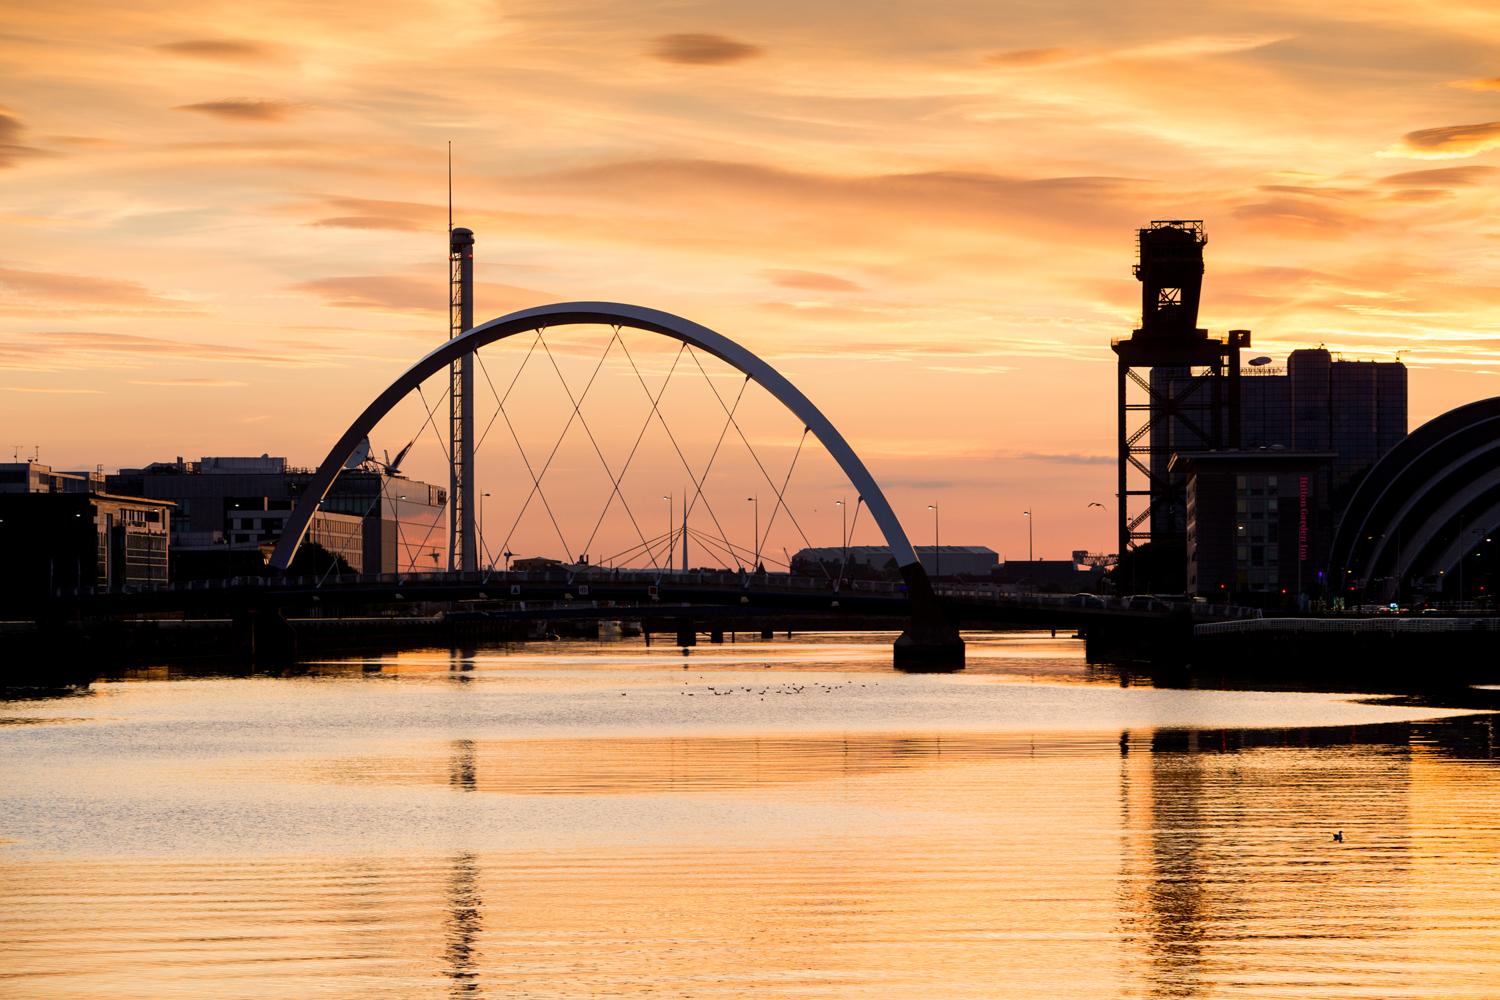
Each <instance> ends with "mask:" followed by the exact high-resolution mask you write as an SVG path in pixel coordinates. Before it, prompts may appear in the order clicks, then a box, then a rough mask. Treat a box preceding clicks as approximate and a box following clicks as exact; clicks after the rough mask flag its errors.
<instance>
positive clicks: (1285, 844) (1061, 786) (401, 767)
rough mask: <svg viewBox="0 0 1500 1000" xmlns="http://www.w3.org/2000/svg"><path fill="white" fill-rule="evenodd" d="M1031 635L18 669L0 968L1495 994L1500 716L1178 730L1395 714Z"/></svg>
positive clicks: (503, 991)
mask: <svg viewBox="0 0 1500 1000" xmlns="http://www.w3.org/2000/svg"><path fill="white" fill-rule="evenodd" d="M726 647H727V644H726ZM746 648H747V647H746V646H742V647H741V650H740V652H741V654H743V652H744V650H745V649H746ZM1035 648H1036V649H1037V650H1039V652H1037V653H1036V655H1035V656H1033V657H1032V658H1030V659H1026V658H1024V657H1018V658H1017V659H1016V660H1015V661H1014V662H1009V661H1007V662H999V661H998V660H994V661H993V662H991V663H990V667H991V669H992V673H995V674H998V673H1001V672H1009V673H1010V674H1011V675H1013V676H1023V675H1024V676H1025V679H1026V683H1024V684H1023V683H1020V682H1017V681H1014V680H1006V681H1004V683H997V682H996V678H995V677H994V676H980V677H978V678H977V679H976V678H973V677H970V678H945V679H941V680H917V679H912V678H901V679H899V680H898V681H895V682H888V681H886V680H885V679H884V678H883V677H882V678H881V679H880V681H879V683H877V680H876V678H874V677H873V676H870V675H869V674H868V673H867V674H866V675H864V676H859V677H855V678H853V682H850V679H849V677H848V676H844V677H842V678H840V679H839V680H838V682H837V683H836V682H835V681H834V679H832V678H823V679H822V680H821V681H820V682H819V690H818V692H817V693H816V694H815V695H814V694H813V693H812V691H811V686H812V681H811V680H810V679H809V677H808V675H807V673H805V672H804V673H801V674H798V673H793V672H790V671H788V672H784V673H782V674H781V675H780V676H777V677H776V678H775V680H774V681H773V680H770V679H762V680H760V681H757V682H756V684H755V692H756V693H755V696H754V699H753V700H751V699H750V698H749V697H748V694H749V692H748V691H746V692H741V693H742V694H746V695H747V697H745V698H743V699H741V698H740V697H739V695H736V696H735V697H732V698H730V697H718V698H714V697H712V696H707V697H705V696H703V691H704V690H705V689H707V690H714V689H722V688H724V687H725V686H727V685H726V684H724V683H721V680H722V679H723V678H722V676H710V677H707V678H706V679H705V678H702V677H699V676H698V674H697V670H695V671H694V672H693V674H692V676H690V677H683V676H682V675H681V673H682V672H681V664H680V660H679V659H678V658H677V657H676V656H675V654H673V656H672V657H671V659H670V661H667V662H666V663H665V667H663V668H660V669H658V666H659V664H660V663H661V661H658V666H652V667H651V669H658V672H657V673H654V674H653V673H649V672H646V669H645V668H642V667H641V665H640V664H639V663H624V664H623V665H622V663H620V662H616V661H610V662H609V663H607V664H603V665H598V666H593V667H591V666H590V664H589V663H588V662H587V660H586V657H577V656H573V654H569V655H568V658H567V660H566V663H565V665H564V666H562V667H558V668H557V669H555V670H554V671H552V672H550V673H549V672H547V671H546V670H544V669H543V667H544V664H543V662H542V661H543V658H542V657H533V658H531V659H528V660H524V667H521V666H517V665H516V664H517V662H521V661H508V662H507V663H506V664H504V665H503V667H496V666H495V665H494V663H493V662H492V661H491V660H486V659H485V657H486V656H488V655H492V654H487V653H485V652H484V651H482V650H481V651H479V652H478V653H475V652H473V651H471V650H468V649H444V650H437V651H430V653H429V654H427V655H426V656H424V657H421V658H416V657H412V658H404V659H397V660H395V661H391V660H382V659H373V660H361V661H352V662H350V663H347V664H339V665H333V666H330V667H329V668H327V670H326V671H324V670H323V668H321V667H320V668H317V669H316V670H315V671H314V672H313V674H314V676H313V677H312V678H309V679H306V680H292V681H287V682H281V681H269V680H254V681H239V680H235V681H225V682H193V683H177V684H170V683H169V684H160V685H157V684H138V685H100V686H99V687H98V688H97V689H96V690H95V691H94V693H93V694H92V695H91V696H89V697H87V698H69V699H65V700H57V701H51V702H49V701H45V700H44V701H31V702H12V703H6V704H5V705H4V706H0V718H3V719H9V720H27V721H30V722H31V723H32V724H29V725H13V726H0V753H3V758H0V759H4V760H5V781H4V782H3V783H0V899H3V901H4V905H3V906H0V995H6V996H11V995H14V996H17V997H21V996H24V997H28V998H32V997H39V998H49V997H74V996H89V997H94V998H121V1000H123V998H127V997H129V998H132V1000H134V998H139V997H146V996H192V997H206V998H212V1000H226V998H231V997H232V998H250V997H254V998H257V1000H260V998H283V997H284V998H298V1000H300V998H303V997H316V996H326V997H344V996H390V997H407V996H410V997H429V996H434V995H443V994H445V993H446V994H447V995H448V996H450V997H473V996H479V995H483V994H486V993H488V994H492V995H515V996H530V997H538V998H558V1000H561V998H564V997H568V998H574V997H581V996H638V995H647V994H656V995H662V996H695V997H700V998H705V1000H729V998H740V997H746V996H755V997H757V1000H761V998H764V1000H790V998H793V997H795V998H799V1000H800V998H804V997H815V996H821V997H835V996H836V997H841V998H844V997H847V998H857V1000H918V998H920V1000H927V998H931V997H943V998H945V1000H947V998H955V1000H981V998H991V997H996V996H1004V997H1007V998H1012V997H1014V998H1025V1000H1032V998H1034V1000H1041V998H1046V1000H1054V998H1057V997H1086V998H1089V1000H1094V998H1110V997H1120V998H1143V997H1181V998H1189V997H1256V998H1259V997H1279V996H1285V997H1293V996H1295V997H1298V998H1299V1000H1300V998H1312V1000H1333V998H1343V997H1350V996H1380V997H1401V998H1404V1000H1438V998H1443V1000H1448V998H1466V1000H1474V998H1480V997H1490V996H1493V995H1494V987H1493V984H1494V983H1495V982H1497V981H1500V940H1497V939H1496V938H1495V935H1494V933H1493V928H1494V927H1495V926H1496V924H1497V923H1500V871H1497V868H1496V866H1495V864H1494V858H1495V857H1496V856H1497V855H1500V770H1497V768H1496V767H1495V761H1496V759H1497V754H1496V731H1495V730H1496V725H1495V722H1494V720H1493V718H1492V717H1488V716H1468V717H1461V718H1451V719H1446V720H1443V721H1438V722H1415V723H1413V722H1397V723H1391V724H1381V725H1359V726H1350V725H1339V726H1331V725H1326V724H1325V725H1318V726H1309V727H1294V728H1274V729H1272V728H1246V727H1245V726H1244V725H1243V724H1241V725H1234V726H1230V727H1227V728H1201V727H1202V726H1204V725H1206V723H1201V722H1200V723H1199V725H1200V728H1181V727H1175V726H1167V725H1164V724H1163V723H1162V719H1164V718H1172V719H1176V718H1182V717H1184V716H1187V715H1189V714H1190V713H1192V712H1198V711H1203V710H1204V706H1208V705H1209V703H1210V701H1212V702H1213V706H1216V707H1213V711H1214V712H1216V713H1217V715H1216V716H1215V717H1216V718H1218V717H1223V716H1224V715H1225V714H1226V711H1225V709H1224V708H1223V707H1222V706H1223V704H1224V703H1225V702H1226V701H1227V702H1228V703H1229V704H1230V705H1231V708H1232V711H1230V712H1228V713H1227V714H1230V715H1233V714H1234V713H1235V712H1238V713H1240V717H1253V718H1267V717H1272V718H1274V717H1280V718H1283V719H1286V720H1295V719H1306V718H1314V719H1320V720H1326V719H1333V718H1336V719H1338V720H1342V721H1344V722H1347V721H1349V720H1350V719H1375V718H1380V719H1384V718H1390V717H1391V714H1390V713H1388V712H1384V711H1379V712H1377V711H1375V710H1374V709H1372V708H1370V707H1369V706H1353V708H1354V709H1356V711H1354V712H1350V711H1348V709H1349V708H1350V706H1347V705H1342V706H1338V714H1337V715H1336V716H1333V715H1328V714H1326V713H1328V712H1330V711H1332V710H1331V709H1330V708H1329V706H1330V705H1337V704H1338V703H1337V702H1335V701H1334V700H1332V699H1327V700H1318V699H1309V698H1308V697H1306V696H1301V697H1292V696H1287V695H1249V694H1246V695H1239V694H1234V695H1225V696H1224V697H1223V698H1219V699H1202V698H1200V697H1199V696H1198V695H1196V694H1184V695H1177V694H1174V693H1171V692H1161V691H1142V690H1138V689H1131V690H1120V689H1119V688H1118V686H1117V678H1116V677H1114V676H1111V677H1110V678H1108V680H1107V682H1103V681H1104V679H1103V678H1102V677H1101V678H1100V680H1101V683H1099V684H1092V685H1084V684H1079V683H1077V674H1078V673H1080V672H1081V666H1080V664H1079V663H1078V662H1076V661H1075V662H1074V663H1073V665H1072V666H1071V667H1070V668H1069V669H1072V670H1073V671H1074V674H1073V675H1071V676H1070V677H1069V678H1067V679H1066V680H1064V681H1057V682H1055V683H1050V684H1035V685H1033V684H1031V683H1030V681H1031V680H1033V679H1034V678H1033V677H1032V675H1031V674H1029V673H1027V672H1028V671H1031V670H1033V669H1034V668H1035V669H1054V668H1053V667H1052V666H1048V665H1049V664H1053V663H1054V660H1055V658H1056V655H1055V651H1054V650H1052V649H1051V647H1046V646H1044V645H1041V644H1038V645H1037V646H1036V647H1035ZM714 655H715V653H714V651H713V650H712V649H708V650H706V651H705V650H704V648H703V647H700V649H699V652H695V653H694V657H693V665H694V667H695V668H697V669H702V670H705V671H707V670H711V669H714V663H715V661H714ZM663 659H665V658H663ZM827 662H828V661H826V660H819V661H818V663H819V669H822V668H823V667H825V666H826V665H827ZM1038 663H1041V664H1043V665H1044V666H1043V668H1037V664H1038ZM700 664H701V666H700ZM501 669H505V670H507V671H508V672H507V673H506V674H505V675H504V676H502V677H498V678H497V677H496V676H495V675H496V673H497V672H498V671H499V670H501ZM722 669H723V670H724V671H725V672H727V671H728V670H729V669H731V668H730V667H723V668H722ZM732 669H738V670H743V664H741V665H739V666H736V667H734V668H732ZM761 669H764V668H761ZM838 669H840V670H843V669H845V665H844V664H842V663H840V664H839V666H838ZM847 669H849V670H853V669H854V668H853V667H848V668H847ZM1057 669H1061V668H1057ZM632 671H634V673H632ZM377 674H378V675H379V676H380V679H379V680H375V679H372V675H377ZM487 674H488V677H486V675H487ZM757 676H760V675H757ZM457 678H463V679H464V682H463V683H453V681H454V680H455V679H457ZM468 678H474V681H473V682H472V683H470V682H468ZM1044 679H1055V678H1052V677H1051V675H1046V677H1044ZM487 680H488V683H487V682H486V681H487ZM737 683H739V684H740V685H741V686H747V685H748V684H749V683H750V682H749V680H748V679H742V680H740V681H738V682H737ZM840 684H841V685H842V686H839V685H840ZM866 684H868V685H869V686H868V687H867V686H866ZM709 685H711V687H708V686H709ZM804 685H806V686H808V688H809V690H808V691H807V692H801V688H802V687H803V686H804ZM824 688H826V689H827V690H826V692H825V691H824V690H823V689H824ZM622 689H624V690H622ZM762 689H764V690H765V691H766V694H765V697H764V700H762V696H761V694H760V692H761V691H762ZM782 689H785V690H784V691H782ZM627 691H628V696H626V692H627ZM691 691H696V692H697V694H696V695H695V696H694V697H688V692H691ZM778 691H781V692H782V693H777V692H778ZM653 692H654V694H653ZM794 692H797V693H794ZM1493 696H1494V692H1490V693H1487V694H1484V695H1482V697H1493ZM653 699H654V700H653ZM1310 701H1311V702H1312V703H1313V704H1314V705H1315V706H1316V707H1314V708H1313V709H1308V708H1307V707H1306V706H1307V705H1308V704H1309V702H1310ZM742 704H743V707H744V708H745V709H747V710H748V711H746V712H745V714H739V715H731V714H728V713H729V712H730V710H731V709H733V710H734V711H736V712H738V711H740V706H741V705H742ZM933 704H936V705H937V707H938V709H939V710H940V711H938V712H936V713H934V714H937V715H941V716H942V717H943V718H942V720H941V722H942V723H945V724H946V726H947V728H943V725H942V724H934V723H932V722H931V721H930V720H931V719H932V717H933V715H922V714H920V712H921V710H922V707H923V706H924V705H927V706H931V705H933ZM1018 705H1019V706H1023V707H1025V708H1026V710H1027V711H1028V712H1032V709H1033V707H1034V706H1039V707H1037V708H1036V710H1035V712H1034V714H1030V715H1027V716H1026V719H1028V720H1031V722H1032V725H1031V728H1030V729H1029V730H1022V729H1019V728H1016V727H1015V726H1014V725H1012V727H1011V728H1005V726H1004V722H1005V720H1006V718H1007V717H1006V716H1004V713H1005V712H1007V711H1014V710H1015V708H1016V706H1018ZM516 706H521V709H524V711H525V712H528V713H530V714H526V715H522V714H518V713H519V712H520V711H521V709H518V708H517V707H516ZM827 706H835V707H833V708H829V707H827ZM871 706H873V708H872V707H871ZM1142 706H1146V707H1147V709H1149V711H1148V710H1147V709H1143V708H1142ZM877 709H878V710H879V711H880V712H885V713H886V714H884V715H878V714H876V710H877ZM814 712H822V713H824V714H823V715H818V716H816V718H817V719H818V720H822V719H824V718H833V719H835V720H838V721H840V722H841V723H842V727H841V728H836V729H835V728H827V727H825V728H821V729H813V728H810V727H809V726H808V724H807V721H806V720H807V719H808V718H809V717H812V713H814ZM48 713H53V714H55V715H63V714H66V715H67V716H68V720H69V721H60V720H58V719H54V718H46V717H45V716H47V714H48ZM839 713H842V714H839ZM860 713H864V714H860ZM1048 713H1050V714H1048ZM1153 713H1160V714H1156V715H1153ZM1421 714H1422V713H1420V712H1412V713H1410V714H1408V715H1406V716H1405V717H1406V718H1415V717H1419V716H1421ZM1142 717H1146V718H1147V721H1146V722H1144V723H1140V724H1136V723H1135V722H1131V724H1130V725H1129V726H1128V727H1127V726H1126V725H1125V723H1126V721H1127V720H1134V719H1140V718H1142ZM1079 718H1084V719H1085V720H1087V721H1088V722H1089V724H1090V727H1091V728H1089V729H1087V730H1086V731H1075V729H1068V728H1066V726H1067V725H1069V724H1072V725H1075V726H1076V725H1077V719H1079ZM75 719H80V720H82V721H72V720H75ZM720 719H729V720H731V721H732V722H734V723H735V726H737V727H738V728H735V727H733V726H721V727H719V728H715V720H720ZM518 720H519V721H518ZM872 720H873V721H872ZM1283 725H1285V724H1283ZM760 726H763V727H764V729H763V730H761V729H756V728H753V727H760ZM799 726H801V727H802V728H801V729H799V728H798V727H799ZM986 726H989V727H992V728H986ZM1335 829H1341V830H1343V831H1344V832H1345V834H1346V840H1345V842H1344V843H1340V844H1336V843H1333V842H1332V840H1331V834H1332V832H1333V831H1334V830H1335ZM5 839H9V840H11V841H12V842H11V843H8V844H7V843H4V840H5Z"/></svg>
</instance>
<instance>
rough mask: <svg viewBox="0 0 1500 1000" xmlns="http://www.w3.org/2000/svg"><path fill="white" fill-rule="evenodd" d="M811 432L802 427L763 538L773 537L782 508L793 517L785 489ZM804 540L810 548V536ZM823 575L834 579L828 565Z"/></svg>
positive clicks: (824, 568)
mask: <svg viewBox="0 0 1500 1000" xmlns="http://www.w3.org/2000/svg"><path fill="white" fill-rule="evenodd" d="M811 433H812V429H811V428H809V427H804V428H802V437H801V438H799V439H798V440H797V450H796V451H795V452H793V453H792V461H791V464H790V465H788V466H787V470H786V478H785V479H783V480H782V482H781V489H779V490H777V491H776V506H775V507H773V508H771V519H770V520H769V521H767V522H766V533H765V534H764V535H762V536H761V538H762V539H765V538H770V537H771V527H772V525H774V524H775V523H776V514H777V513H778V512H779V511H781V510H783V509H784V510H786V516H787V517H791V516H792V509H791V507H789V506H787V502H786V493H785V491H786V488H787V486H789V485H790V484H791V481H792V472H793V470H795V469H796V468H797V459H798V458H800V457H801V456H802V445H803V444H805V443H806V442H807V435H809V434H811ZM793 521H794V523H795V519H793ZM797 530H798V531H801V530H802V529H801V527H800V526H799V527H798V529H797ZM802 542H803V544H805V545H806V546H807V547H808V548H812V542H811V541H809V540H808V538H807V536H806V535H803V536H802ZM756 546H757V548H759V547H760V541H759V540H757V542H756ZM787 558H788V559H790V558H791V557H790V556H788V557H787ZM818 565H819V566H823V561H822V560H821V559H820V560H818ZM823 575H824V576H825V577H827V578H828V579H829V580H832V579H833V576H832V574H830V573H829V572H828V567H827V566H823Z"/></svg>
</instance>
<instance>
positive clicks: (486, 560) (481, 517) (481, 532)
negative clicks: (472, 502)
mask: <svg viewBox="0 0 1500 1000" xmlns="http://www.w3.org/2000/svg"><path fill="white" fill-rule="evenodd" d="M487 496H489V494H488V493H481V494H479V551H480V552H483V553H484V565H485V568H486V569H488V570H490V571H491V572H493V571H494V569H495V560H493V559H491V558H490V553H489V550H488V549H486V548H485V547H484V498H485V497H487Z"/></svg>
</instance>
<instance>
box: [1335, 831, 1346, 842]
mask: <svg viewBox="0 0 1500 1000" xmlns="http://www.w3.org/2000/svg"><path fill="white" fill-rule="evenodd" d="M1333 842H1334V843H1335V844H1342V843H1343V842H1344V831H1343V830H1338V831H1336V832H1335V833H1334V835H1333Z"/></svg>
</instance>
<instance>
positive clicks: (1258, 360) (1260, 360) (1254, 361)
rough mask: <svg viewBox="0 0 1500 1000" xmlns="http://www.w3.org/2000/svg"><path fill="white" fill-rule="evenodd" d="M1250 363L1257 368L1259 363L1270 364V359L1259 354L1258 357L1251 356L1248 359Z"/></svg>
mask: <svg viewBox="0 0 1500 1000" xmlns="http://www.w3.org/2000/svg"><path fill="white" fill-rule="evenodd" d="M1250 363H1251V364H1252V365H1254V366H1255V367H1256V368H1259V367H1260V366H1261V365H1268V364H1270V363H1271V359H1270V358H1268V357H1266V356H1265V355H1261V356H1260V357H1258V358H1251V359H1250Z"/></svg>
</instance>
